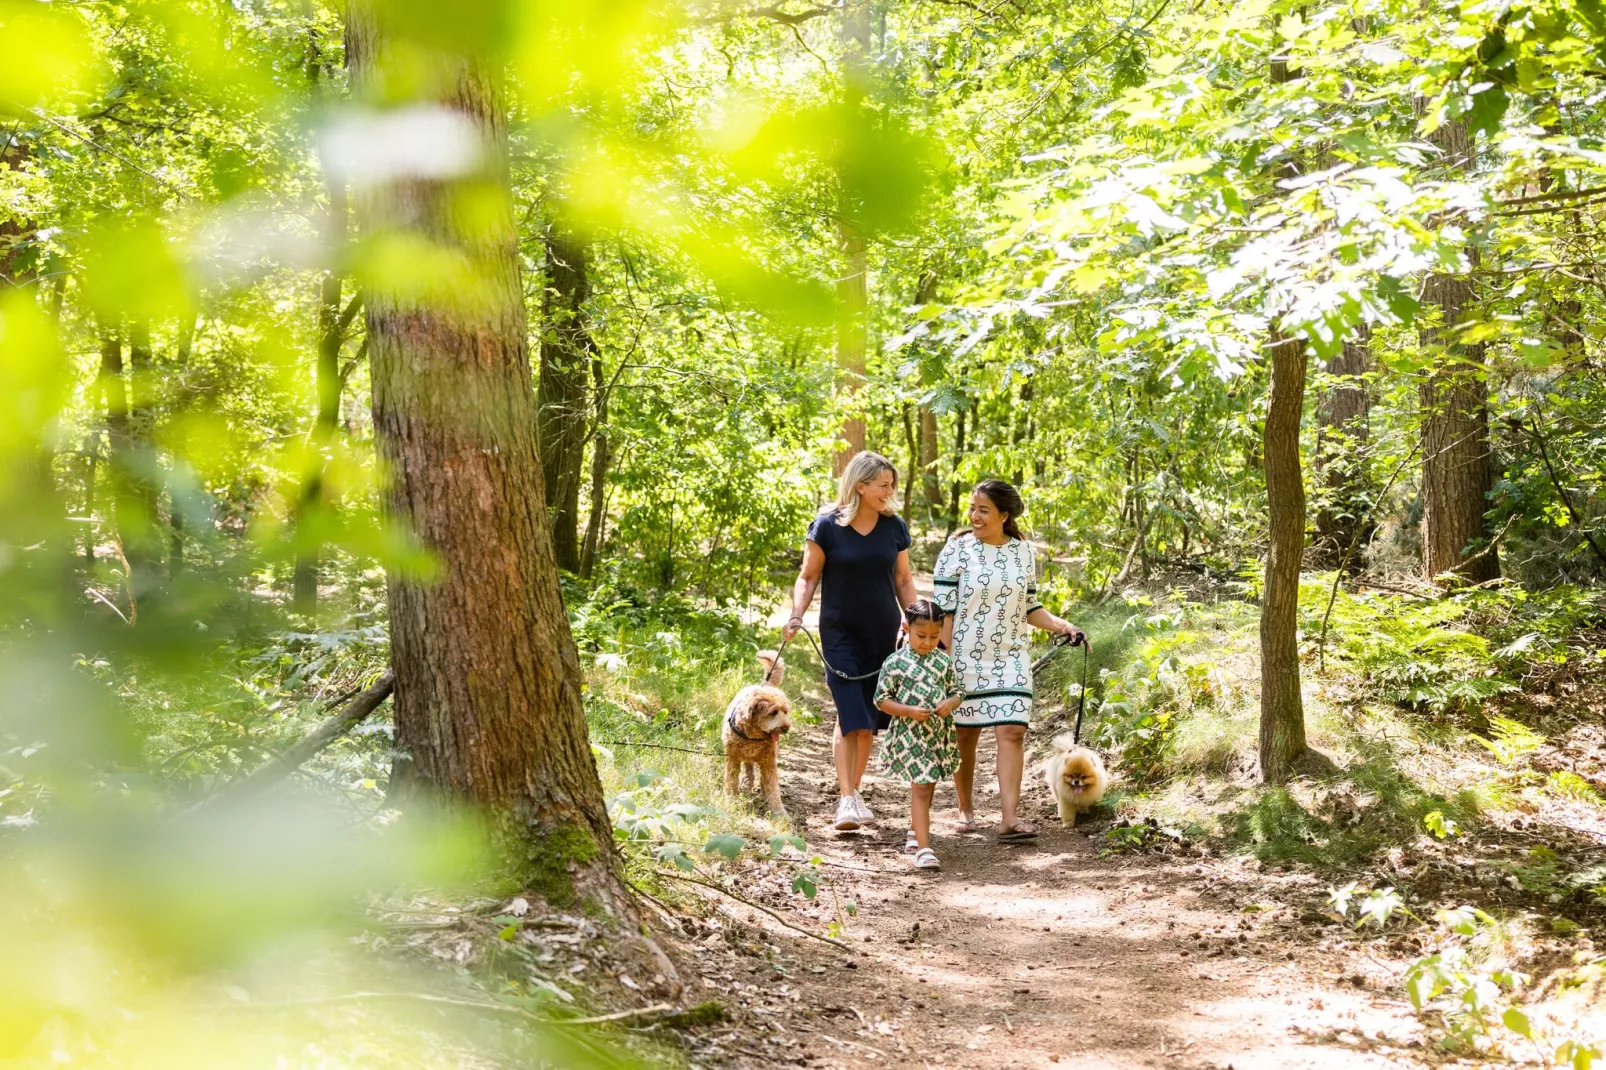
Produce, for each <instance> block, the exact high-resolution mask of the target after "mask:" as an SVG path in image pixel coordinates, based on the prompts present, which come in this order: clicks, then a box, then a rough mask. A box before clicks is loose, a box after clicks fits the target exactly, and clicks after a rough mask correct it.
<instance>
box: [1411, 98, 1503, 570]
mask: <svg viewBox="0 0 1606 1070" xmlns="http://www.w3.org/2000/svg"><path fill="white" fill-rule="evenodd" d="M1430 140H1432V142H1433V143H1434V144H1435V145H1437V146H1438V147H1439V150H1440V151H1441V152H1442V153H1444V155H1445V159H1446V162H1447V163H1448V164H1449V165H1450V166H1452V167H1454V168H1458V169H1460V170H1465V171H1470V170H1471V169H1472V158H1473V151H1474V146H1473V142H1472V136H1471V134H1470V133H1469V132H1468V131H1467V129H1466V127H1465V126H1464V125H1463V124H1461V123H1459V122H1454V121H1447V122H1445V123H1444V125H1443V126H1441V127H1439V129H1438V130H1436V131H1434V133H1433V136H1432V138H1431V139H1430ZM1467 252H1468V256H1469V257H1473V256H1475V253H1474V251H1473V250H1472V249H1470V248H1469V249H1468V250H1467ZM1422 303H1423V305H1425V306H1432V307H1436V308H1437V309H1438V310H1439V317H1438V319H1439V322H1438V324H1437V325H1434V326H1429V327H1424V328H1423V329H1422V330H1421V332H1420V335H1419V339H1420V344H1421V346H1422V348H1423V350H1425V351H1431V350H1434V349H1442V350H1443V356H1444V359H1443V360H1442V361H1441V362H1440V363H1439V365H1438V366H1437V367H1436V368H1435V369H1434V370H1433V371H1432V372H1430V373H1429V374H1428V375H1427V377H1426V378H1424V379H1423V380H1422V383H1421V385H1420V388H1419V400H1420V404H1421V407H1422V569H1423V572H1424V574H1425V575H1426V577H1427V578H1428V579H1429V580H1431V579H1433V578H1434V577H1436V576H1439V575H1442V574H1444V573H1447V572H1455V573H1459V574H1460V575H1462V576H1463V577H1464V578H1465V579H1467V580H1469V581H1471V582H1473V583H1481V582H1483V581H1485V580H1492V579H1495V578H1496V577H1498V576H1499V575H1500V557H1499V554H1498V552H1497V551H1496V550H1495V549H1493V548H1492V547H1491V548H1489V549H1488V552H1487V553H1485V552H1483V550H1484V549H1485V547H1486V546H1487V543H1488V539H1489V529H1488V525H1487V523H1486V521H1485V514H1486V513H1487V512H1488V510H1489V497H1488V496H1489V491H1490V489H1491V488H1492V487H1493V486H1494V469H1493V466H1492V465H1491V464H1490V463H1489V384H1488V380H1487V379H1486V378H1485V376H1484V368H1483V362H1484V347H1483V346H1481V345H1473V346H1466V345H1461V344H1460V343H1458V342H1456V341H1455V328H1456V327H1457V326H1459V325H1460V324H1462V323H1464V322H1465V321H1466V320H1467V319H1468V318H1470V316H1471V314H1472V312H1473V306H1474V304H1475V294H1474V292H1473V287H1472V281H1471V277H1470V276H1467V275H1445V274H1433V275H1429V276H1428V278H1427V280H1426V283H1425V284H1424V285H1423V288H1422Z"/></svg>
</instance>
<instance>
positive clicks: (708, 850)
mask: <svg viewBox="0 0 1606 1070" xmlns="http://www.w3.org/2000/svg"><path fill="white" fill-rule="evenodd" d="M746 846H747V841H746V840H744V839H742V838H741V837H740V836H733V835H731V834H730V833H728V832H722V833H719V834H717V835H710V836H709V837H708V840H707V841H706V842H705V843H704V844H703V853H704V854H710V855H712V854H720V855H724V856H725V857H726V858H729V859H732V860H734V859H735V858H736V856H737V855H739V854H741V853H742V848H743V847H746Z"/></svg>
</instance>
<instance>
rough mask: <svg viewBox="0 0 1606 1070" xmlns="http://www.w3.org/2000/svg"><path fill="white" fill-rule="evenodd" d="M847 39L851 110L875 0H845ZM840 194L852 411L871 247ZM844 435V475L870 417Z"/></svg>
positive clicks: (840, 291) (865, 67)
mask: <svg viewBox="0 0 1606 1070" xmlns="http://www.w3.org/2000/svg"><path fill="white" fill-rule="evenodd" d="M841 41H842V98H843V102H844V104H845V105H846V107H847V109H848V110H850V111H851V110H856V109H858V108H860V107H861V106H862V104H863V100H864V95H865V90H866V88H867V84H868V81H869V71H870V5H869V0H844V3H843V6H842V36H841ZM837 196H838V205H837V220H836V227H837V238H838V241H839V242H840V245H841V250H842V261H841V267H840V269H839V274H838V278H837V284H836V297H837V309H836V363H837V369H838V371H840V372H841V374H842V376H843V392H844V394H845V395H846V403H847V405H848V406H849V407H850V409H851V408H852V407H854V406H855V402H856V400H857V395H858V392H859V387H860V386H861V385H862V384H863V383H864V379H865V355H866V353H867V352H868V351H869V330H870V321H869V285H868V280H869V274H870V266H869V243H868V242H867V241H866V239H865V234H864V230H863V226H862V223H861V221H860V219H859V205H858V196H857V191H855V190H853V189H850V188H849V187H848V184H847V182H846V181H843V180H841V179H839V181H838V194H837ZM838 437H839V438H840V439H841V440H842V442H843V443H844V444H843V446H842V447H841V448H839V449H838V450H837V454H836V459H835V469H836V472H837V474H838V475H840V474H841V472H842V469H843V468H845V467H847V463H848V461H850V460H852V459H853V455H854V454H856V453H858V452H860V451H861V450H863V449H864V419H863V418H862V417H860V416H856V415H853V416H847V417H845V418H844V419H843V421H842V429H841V431H840V432H839V433H838Z"/></svg>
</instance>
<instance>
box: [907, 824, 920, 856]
mask: <svg viewBox="0 0 1606 1070" xmlns="http://www.w3.org/2000/svg"><path fill="white" fill-rule="evenodd" d="M918 850H920V840H919V839H918V838H917V837H916V836H915V830H914V829H910V830H909V831H908V832H907V833H905V834H904V837H903V853H904V854H906V855H912V854H914V853H915V852H916V851H918Z"/></svg>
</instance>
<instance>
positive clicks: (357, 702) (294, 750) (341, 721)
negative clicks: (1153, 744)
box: [188, 672, 396, 813]
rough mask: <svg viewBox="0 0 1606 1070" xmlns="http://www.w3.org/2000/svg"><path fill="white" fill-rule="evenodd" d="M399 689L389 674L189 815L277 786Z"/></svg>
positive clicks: (205, 800)
mask: <svg viewBox="0 0 1606 1070" xmlns="http://www.w3.org/2000/svg"><path fill="white" fill-rule="evenodd" d="M395 688H396V676H395V674H394V673H391V672H386V673H385V674H384V675H383V676H381V677H380V678H379V679H378V680H376V681H374V684H373V686H372V687H370V688H369V689H368V690H366V691H364V692H363V693H362V694H360V695H358V696H357V697H356V698H354V699H352V701H351V704H350V705H348V706H347V707H346V708H345V709H343V710H341V711H340V712H339V713H337V714H335V715H334V716H333V717H331V718H329V719H328V720H326V721H324V722H323V724H321V725H319V726H318V727H317V728H315V729H313V730H312V731H311V732H309V733H307V734H306V735H305V736H303V737H302V738H301V739H300V740H299V741H298V742H296V743H293V744H291V746H290V749H288V750H286V751H285V752H284V753H283V754H281V755H279V756H278V757H277V758H273V759H270V760H269V761H268V762H267V764H265V765H261V766H258V767H257V768H256V769H254V770H252V771H251V772H249V773H247V774H246V775H245V776H243V777H240V778H239V779H237V780H231V781H229V782H228V783H227V784H225V785H223V787H221V788H219V789H218V790H217V791H216V792H214V793H213V794H212V795H210V796H208V797H207V798H205V799H202V800H201V801H200V802H198V803H196V804H195V805H194V806H192V807H190V809H189V811H188V812H189V813H194V812H195V811H196V810H198V809H200V808H202V807H204V806H211V805H214V804H216V803H220V802H227V801H230V800H234V799H241V798H244V797H245V796H247V795H253V794H255V793H257V792H259V791H261V790H263V789H264V788H267V787H270V786H272V785H274V784H277V783H278V782H279V781H281V780H283V779H284V778H285V777H287V776H289V775H290V774H291V773H293V772H294V771H295V770H297V769H299V768H300V767H301V766H302V765H304V764H305V763H306V762H307V761H308V760H309V759H311V758H312V756H313V755H315V754H317V753H318V752H319V751H321V750H323V749H324V748H325V747H327V746H328V745H329V744H331V743H333V742H334V741H335V740H337V739H339V738H340V737H341V736H343V735H345V734H346V733H347V732H349V731H351V730H352V729H353V728H355V727H357V725H358V724H360V723H361V722H362V721H364V720H366V719H367V717H368V715H369V714H371V713H373V712H374V711H375V710H376V709H378V708H379V706H380V704H381V703H382V702H384V701H385V699H387V698H389V697H390V693H391V692H392V691H393V690H395Z"/></svg>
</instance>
